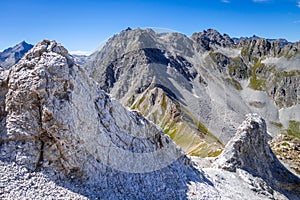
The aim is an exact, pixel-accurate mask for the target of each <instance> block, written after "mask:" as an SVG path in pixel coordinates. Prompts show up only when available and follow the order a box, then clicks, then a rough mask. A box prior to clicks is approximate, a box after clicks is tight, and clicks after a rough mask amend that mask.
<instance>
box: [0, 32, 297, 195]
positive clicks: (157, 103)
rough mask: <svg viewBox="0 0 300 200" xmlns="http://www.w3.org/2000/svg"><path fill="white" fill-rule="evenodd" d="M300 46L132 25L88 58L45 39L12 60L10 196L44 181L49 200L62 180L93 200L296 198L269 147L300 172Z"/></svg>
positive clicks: (5, 144)
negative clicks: (154, 29) (51, 188)
mask: <svg viewBox="0 0 300 200" xmlns="http://www.w3.org/2000/svg"><path fill="white" fill-rule="evenodd" d="M21 44H23V45H24V46H26V45H25V43H24V42H22V43H21ZM17 46H18V45H17ZM21 46H22V45H21ZM299 47H300V43H290V42H287V41H286V40H283V39H280V40H269V39H264V38H259V37H257V36H255V37H252V38H239V39H237V38H230V37H229V36H228V35H226V34H223V35H221V34H220V33H218V32H217V31H215V30H212V29H209V30H206V31H203V32H199V33H195V34H193V35H192V36H191V37H188V36H186V35H183V34H181V33H175V32H173V33H156V32H154V31H153V30H151V29H134V30H131V29H127V30H124V31H122V32H120V33H119V34H116V35H114V36H113V37H112V38H110V39H109V40H108V41H107V42H106V44H105V45H104V46H103V47H102V48H101V49H99V50H98V51H96V52H94V53H93V54H92V55H90V56H89V57H87V58H80V59H79V61H80V62H77V60H78V59H77V60H76V57H74V56H72V55H69V53H68V51H67V50H66V49H65V48H64V47H63V46H61V45H60V44H58V43H56V42H55V41H49V40H44V41H42V42H40V43H38V44H37V45H35V47H34V48H30V50H27V51H26V52H27V53H26V52H24V51H22V53H24V54H23V55H25V56H23V58H22V59H21V60H17V59H15V61H14V62H13V63H10V64H7V62H6V64H5V62H3V63H1V66H2V67H1V68H0V69H1V71H0V80H1V84H0V86H1V96H0V97H1V98H0V100H1V101H0V103H1V104H0V105H1V109H0V111H1V112H0V117H1V118H0V121H1V124H0V125H1V126H0V130H1V133H2V134H1V138H0V144H1V146H0V149H1V157H0V158H1V159H0V160H1V165H0V166H1V167H0V169H1V171H2V172H3V173H2V174H3V177H4V178H3V180H4V181H1V182H0V183H1V185H2V184H3V185H4V184H7V180H10V181H9V184H7V186H4V187H3V188H4V189H5V191H4V193H1V194H0V195H3V196H2V197H3V198H16V196H14V195H20V196H23V197H26V196H27V197H30V195H26V192H25V193H24V191H26V190H28V188H27V189H26V187H25V186H23V185H27V184H31V183H30V182H32V179H31V178H30V177H33V178H36V179H37V180H39V181H41V182H43V183H44V182H45V183H44V184H45V187H50V185H47V183H46V182H47V181H46V180H48V182H49V181H50V182H51V184H52V183H53V184H54V186H53V184H52V186H51V187H54V188H55V189H54V190H53V192H51V191H47V190H45V189H43V188H40V187H39V186H35V187H33V188H31V189H29V191H32V192H33V193H36V194H38V197H39V198H42V197H43V196H42V193H43V192H48V193H51V195H52V196H53V197H54V196H55V197H58V196H56V195H60V194H62V193H61V192H58V190H59V188H57V184H58V185H61V186H62V187H63V188H69V189H70V190H71V191H73V192H74V193H75V194H74V193H72V192H71V193H70V192H69V191H65V189H61V191H63V192H64V194H65V195H69V197H70V198H83V199H84V197H87V198H91V199H95V198H96V197H98V198H99V197H101V198H104V199H109V198H110V199H111V198H113V199H132V198H137V199H187V198H188V199H243V198H245V194H247V195H248V197H249V199H269V198H270V199H272V198H273V199H297V197H298V196H299V195H300V191H299V186H300V181H299V177H297V175H295V174H293V173H291V172H289V171H288V170H287V169H286V168H285V166H283V165H282V163H281V162H280V161H279V160H278V159H277V157H276V156H275V155H274V153H273V152H272V150H271V149H270V147H269V143H268V141H269V140H270V139H272V137H274V139H273V140H272V141H271V142H270V145H271V147H272V148H273V151H274V152H275V153H276V154H277V156H278V158H280V159H281V161H284V163H285V165H286V166H287V167H288V168H291V169H292V170H294V171H295V173H297V172H299V171H297V170H299V163H298V161H299V159H298V158H299V155H300V154H299V148H300V143H299V137H300V136H299V135H300V134H299V125H300V119H299V117H300V116H299V115H298V113H299V74H300V73H299V63H300V62H299V59H300V54H299V53H298V51H299ZM12 49H14V50H12ZM12 49H10V50H9V51H6V50H5V51H4V52H5V54H3V53H4V52H2V53H1V54H0V56H1V58H2V57H5V56H6V57H7V58H8V57H13V56H12V55H16V53H15V52H17V51H19V49H22V48H12ZM24 49H25V47H24ZM8 52H9V53H8ZM25 53H26V54H25ZM2 54H3V55H5V56H3V55H2ZM115 99H116V100H115ZM118 101H120V102H121V104H120V103H119V102H118ZM125 107H127V108H128V109H129V110H131V111H129V110H127V109H126V108H125ZM253 112H255V113H258V114H248V115H247V117H246V120H245V117H244V116H245V115H246V114H247V113H253ZM259 115H260V116H262V117H260V116H259ZM263 118H264V119H265V120H264V119H263ZM240 124H242V125H240ZM267 127H268V132H267ZM173 141H174V142H175V143H176V145H175V143H173ZM177 145H178V146H180V149H179V148H178V146H177ZM181 149H182V150H183V151H184V152H185V153H184V152H182V151H181ZM185 154H189V155H190V156H192V157H190V156H186V155H185ZM201 157H202V158H201ZM204 157H205V158H204ZM206 157H210V158H206ZM287 161H288V162H287ZM14 170H15V171H17V172H18V173H17V174H18V175H17V176H16V175H12V174H16V173H15V171H14ZM21 171H24V173H23V172H22V173H21ZM19 174H20V175H19ZM45 175H46V176H45ZM28 176H29V178H28ZM26 177H27V178H26ZM49 177H50V179H49ZM5 180H6V181H5ZM18 182H22V183H24V184H23V185H22V186H21V187H19V189H16V186H15V185H16V184H17V183H18ZM137 183H138V184H137ZM235 183H237V184H235ZM33 185H34V183H33ZM87 188H88V189H87ZM11 189H13V190H15V192H16V193H15V194H11V193H9V192H8V190H11ZM56 192H57V194H54V193H56ZM23 193H24V194H23ZM78 194H80V195H82V196H78ZM72 195H75V196H72ZM31 197H33V196H31Z"/></svg>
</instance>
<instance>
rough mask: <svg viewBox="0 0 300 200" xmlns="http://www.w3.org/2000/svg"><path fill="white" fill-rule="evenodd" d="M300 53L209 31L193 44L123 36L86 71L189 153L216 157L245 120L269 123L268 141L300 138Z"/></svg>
mask: <svg viewBox="0 0 300 200" xmlns="http://www.w3.org/2000/svg"><path fill="white" fill-rule="evenodd" d="M299 45H300V43H299V42H298V43H291V42H287V41H286V40H283V39H279V40H270V39H264V38H260V37H257V36H254V37H251V38H239V39H236V38H235V39H232V38H230V37H229V36H228V35H226V34H223V35H221V34H220V33H219V32H217V31H216V30H212V29H209V30H206V31H203V32H199V33H195V34H193V35H192V36H191V37H187V36H186V35H183V34H180V33H176V32H174V33H172V32H171V33H156V32H154V31H153V30H151V29H135V30H131V29H127V30H124V31H122V32H121V33H119V34H117V35H114V36H113V37H112V38H110V39H109V40H108V41H107V43H106V44H105V45H104V47H103V48H101V50H100V51H96V52H94V53H93V54H92V55H91V56H89V57H88V59H87V61H86V64H85V68H86V69H87V70H88V73H89V74H90V76H91V77H93V78H94V79H95V80H96V81H97V82H98V83H99V84H100V87H101V88H102V89H103V90H105V91H106V92H108V93H110V94H111V96H112V97H114V98H116V99H118V100H119V101H120V102H121V103H123V105H125V106H127V107H129V108H131V109H135V110H138V111H140V112H141V113H142V114H143V115H144V116H146V118H147V119H149V120H151V121H153V122H154V123H156V124H158V125H159V126H160V127H162V129H163V130H164V132H165V133H166V134H168V135H170V137H171V138H172V140H173V141H175V142H176V144H178V145H179V146H181V147H182V148H183V150H184V151H185V152H186V153H188V154H190V155H196V156H201V157H205V156H216V155H218V154H219V153H220V152H221V149H222V148H223V146H224V145H225V144H226V143H227V142H228V140H229V139H230V138H231V137H232V136H233V134H234V133H235V130H236V128H237V127H238V126H239V124H240V123H241V122H242V119H243V116H244V115H245V114H247V113H249V112H255V113H259V114H260V115H261V116H263V117H264V118H265V119H266V123H267V125H268V130H269V132H270V134H271V135H272V136H274V137H275V136H277V135H279V134H280V133H282V132H293V133H294V136H295V135H297V136H298V138H299V121H300V118H299V117H300V116H299V114H297V113H300V110H299V109H300V107H299V98H300V96H299V74H300V72H299V69H300V68H299V67H300V66H299V63H300V54H299ZM293 127H296V129H295V128H293ZM291 129H294V130H293V131H291ZM298 169H299V168H298Z"/></svg>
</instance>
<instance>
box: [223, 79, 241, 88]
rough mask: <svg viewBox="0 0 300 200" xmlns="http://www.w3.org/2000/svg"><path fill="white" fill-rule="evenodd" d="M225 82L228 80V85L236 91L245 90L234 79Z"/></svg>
mask: <svg viewBox="0 0 300 200" xmlns="http://www.w3.org/2000/svg"><path fill="white" fill-rule="evenodd" d="M225 80H226V82H227V83H229V84H230V85H232V86H233V87H234V88H235V89H237V90H242V89H243V87H242V86H241V84H240V83H239V82H238V81H237V80H235V79H234V78H226V79H225Z"/></svg>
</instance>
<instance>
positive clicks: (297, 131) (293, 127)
mask: <svg viewBox="0 0 300 200" xmlns="http://www.w3.org/2000/svg"><path fill="white" fill-rule="evenodd" d="M287 133H288V134H289V135H291V136H294V137H297V138H299V139H300V122H298V121H295V120H290V121H289V128H288V129H287Z"/></svg>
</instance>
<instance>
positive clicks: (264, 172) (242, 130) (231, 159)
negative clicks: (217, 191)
mask: <svg viewBox="0 0 300 200" xmlns="http://www.w3.org/2000/svg"><path fill="white" fill-rule="evenodd" d="M269 139H270V136H269V135H268V133H267V129H266V123H265V121H264V119H262V118H261V117H260V116H259V115H257V114H248V115H247V118H246V120H245V121H244V122H243V123H242V125H241V126H240V127H239V128H238V130H237V132H236V135H235V136H234V137H233V138H232V139H231V140H230V141H229V142H228V143H227V145H226V146H225V149H224V151H223V152H222V153H221V155H220V156H218V158H217V160H216V161H215V163H214V165H215V166H217V167H219V168H222V169H225V170H228V171H233V172H236V171H238V173H240V174H241V176H242V177H243V178H244V179H245V180H246V181H248V182H249V183H250V184H251V185H253V186H254V187H258V188H260V190H266V191H268V190H270V191H269V193H272V189H271V188H274V189H276V190H278V191H281V192H282V193H283V194H286V195H287V196H290V198H291V199H294V198H296V197H297V196H298V197H299V195H300V178H299V177H297V176H295V175H294V174H293V173H291V172H290V171H288V170H287V169H286V168H285V167H284V166H283V165H282V164H281V162H280V161H279V160H278V159H277V157H276V156H275V154H274V153H273V152H272V151H271V149H270V146H269V144H268V140H269ZM249 174H250V175H249ZM255 185H256V186H255ZM263 185H265V186H263ZM261 187H263V188H264V187H265V188H264V189H263V188H261Z"/></svg>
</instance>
